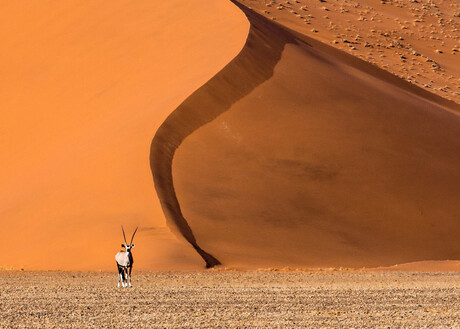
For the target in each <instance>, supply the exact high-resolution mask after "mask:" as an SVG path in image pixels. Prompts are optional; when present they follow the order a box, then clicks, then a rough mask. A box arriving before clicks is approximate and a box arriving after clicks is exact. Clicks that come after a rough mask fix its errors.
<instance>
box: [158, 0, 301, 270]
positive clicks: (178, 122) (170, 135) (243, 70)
mask: <svg viewBox="0 0 460 329" xmlns="http://www.w3.org/2000/svg"><path fill="white" fill-rule="evenodd" d="M232 2H233V3H234V4H235V5H236V6H238V7H239V8H240V9H241V10H242V11H243V12H244V14H245V15H246V16H247V18H248V20H249V22H250V29H249V34H248V37H247V40H246V43H245V45H244V47H243V49H242V50H241V52H240V53H239V54H238V55H237V57H235V58H234V59H233V60H232V61H231V62H230V63H229V64H227V66H225V67H224V68H223V69H222V70H221V71H220V72H219V73H217V74H216V75H215V76H214V77H213V78H211V79H210V80H209V81H208V82H207V83H206V84H205V85H203V86H202V87H200V88H199V89H198V90H197V91H195V92H194V93H193V94H192V95H191V96H189V97H188V98H187V99H186V100H185V101H184V102H183V103H182V104H181V105H179V107H177V108H176V109H175V110H174V111H173V112H172V113H171V114H170V115H169V116H168V118H167V119H166V120H165V122H164V123H163V124H162V125H161V126H160V128H159V129H158V131H157V132H156V134H155V136H154V138H153V140H152V144H151V148H150V168H151V170H152V175H153V181H154V184H155V189H156V191H157V194H158V198H159V199H160V203H161V207H162V209H163V212H164V214H165V217H166V219H167V222H168V225H171V224H172V225H173V228H176V229H178V231H179V232H180V234H181V235H182V236H183V237H184V238H185V239H186V240H187V241H188V242H189V243H190V244H191V245H192V246H193V248H195V250H196V251H197V252H198V254H200V256H201V257H202V258H203V259H204V261H205V262H206V267H208V268H209V267H213V266H215V265H219V264H221V263H220V261H219V260H218V259H217V258H215V257H214V256H212V255H211V254H209V253H207V252H206V251H204V250H203V249H201V247H200V246H199V245H198V243H197V240H196V238H195V236H194V234H193V232H192V229H191V228H190V226H189V224H188V222H187V220H186V219H185V217H184V215H183V213H182V210H181V207H180V204H179V201H178V200H177V196H176V191H175V189H174V182H173V176H172V162H173V157H174V153H175V151H176V150H177V148H178V147H179V145H180V144H181V143H182V142H183V141H184V139H185V138H186V137H187V136H189V135H190V134H192V133H193V132H194V131H196V130H197V129H199V128H200V127H202V126H203V125H205V124H207V123H209V122H211V121H212V120H214V119H215V118H217V117H218V116H219V115H220V114H222V113H224V112H225V111H227V110H228V109H229V108H230V107H231V105H232V104H234V103H235V102H237V101H238V100H240V99H241V98H243V97H245V96H246V95H248V94H249V93H250V92H251V91H252V90H254V88H256V87H257V86H259V85H260V84H262V83H263V82H264V81H266V80H268V79H270V78H271V77H272V76H273V72H274V68H275V66H276V64H277V63H278V62H279V60H280V59H281V54H282V52H283V49H284V46H285V44H287V43H296V38H295V37H294V36H292V35H291V34H290V33H288V32H287V31H285V30H282V29H280V28H279V27H278V26H276V25H275V24H273V23H272V22H270V21H268V20H267V19H266V18H265V17H263V16H262V15H260V14H257V13H255V12H254V11H252V10H250V9H248V8H246V7H245V6H243V5H241V4H239V3H238V2H236V1H233V0H232Z"/></svg>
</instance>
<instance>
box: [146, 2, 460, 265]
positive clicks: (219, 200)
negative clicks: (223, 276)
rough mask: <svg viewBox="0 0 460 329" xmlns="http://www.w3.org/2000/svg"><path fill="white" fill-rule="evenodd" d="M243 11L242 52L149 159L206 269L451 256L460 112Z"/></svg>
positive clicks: (185, 110) (168, 207)
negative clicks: (246, 29)
mask: <svg viewBox="0 0 460 329" xmlns="http://www.w3.org/2000/svg"><path fill="white" fill-rule="evenodd" d="M237 5H238V3H237ZM239 6H240V8H241V9H242V10H243V11H244V12H245V13H246V15H247V17H248V19H249V21H250V23H251V28H250V32H249V36H248V40H247V43H246V45H245V47H244V48H243V50H242V52H241V53H240V54H239V55H238V56H237V57H236V58H235V59H234V60H233V61H232V62H231V63H230V64H228V65H227V66H226V67H225V68H224V69H223V70H222V71H221V72H219V73H218V74H217V75H216V76H215V77H214V78H213V79H212V80H210V81H209V82H208V83H207V84H206V85H204V86H203V87H201V88H200V89H199V90H197V91H196V92H195V93H194V94H193V95H191V96H190V97H189V98H188V99H187V100H186V101H185V102H184V103H182V104H181V105H180V106H179V107H178V108H177V109H176V110H175V111H174V113H173V114H172V115H171V116H169V117H168V119H167V120H166V121H165V123H164V124H163V125H162V127H161V128H160V129H159V130H158V132H157V134H156V136H155V139H154V140H153V143H152V150H151V152H152V153H151V166H152V170H153V174H154V179H155V185H156V188H157V192H158V194H159V197H160V200H161V201H162V206H163V209H164V210H165V213H166V216H167V218H169V220H171V221H172V222H175V223H176V225H177V226H178V228H179V231H180V232H181V233H182V234H183V235H184V236H185V238H186V239H187V240H188V241H189V242H190V243H192V244H193V245H194V246H195V248H197V246H199V248H200V249H199V250H203V252H202V253H201V254H202V256H203V258H204V259H205V261H206V262H207V264H208V266H212V265H214V264H217V263H219V262H221V263H223V264H225V265H228V266H236V267H241V266H248V267H261V266H262V267H263V266H299V265H300V266H318V267H326V266H345V267H362V266H369V267H375V266H386V265H392V264H397V263H404V262H412V261H419V260H443V259H459V257H460V240H459V239H458V236H459V235H460V225H459V218H460V195H459V189H458V186H460V170H459V169H460V138H459V136H460V117H459V115H458V111H459V106H458V105H457V104H455V103H453V102H451V101H448V100H445V99H443V98H441V97H439V96H436V95H434V94H431V93H429V92H427V91H425V90H423V89H420V88H418V87H416V86H414V85H411V84H409V83H407V82H405V81H403V80H401V79H399V78H397V77H395V76H393V75H391V74H389V73H387V72H385V71H382V70H380V69H378V68H377V67H375V66H373V65H371V64H368V63H365V62H363V61H361V60H359V59H356V58H354V57H352V56H350V55H347V54H345V53H342V52H340V51H339V50H336V49H333V48H331V47H329V46H326V45H324V44H321V43H319V42H317V41H315V40H313V39H310V38H308V37H305V36H301V35H299V34H296V33H295V32H290V31H289V30H286V29H284V28H282V27H281V26H279V25H277V24H276V23H273V22H272V21H270V20H268V19H266V18H264V17H262V16H261V15H259V14H256V13H254V12H253V11H251V10H249V9H247V8H246V7H244V6H242V5H239ZM171 164H172V168H171V167H170V166H171ZM168 166H169V167H168Z"/></svg>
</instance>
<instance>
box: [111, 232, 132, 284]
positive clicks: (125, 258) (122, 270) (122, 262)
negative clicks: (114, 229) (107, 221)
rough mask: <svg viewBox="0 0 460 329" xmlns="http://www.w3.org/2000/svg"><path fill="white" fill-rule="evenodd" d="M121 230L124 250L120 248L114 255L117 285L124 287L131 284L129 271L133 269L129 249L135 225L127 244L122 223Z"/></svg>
mask: <svg viewBox="0 0 460 329" xmlns="http://www.w3.org/2000/svg"><path fill="white" fill-rule="evenodd" d="M121 231H122V232H123V240H125V243H124V244H123V243H122V244H121V247H122V248H125V250H126V251H124V250H120V251H119V252H118V253H117V254H116V255H115V260H116V261H117V268H118V286H120V283H121V286H122V287H123V288H124V287H128V286H130V287H132V284H131V271H132V269H133V263H134V259H133V253H132V251H131V249H132V248H134V244H133V239H134V234H136V231H137V227H136V229H135V230H134V233H133V236H132V237H131V242H130V243H129V244H128V243H127V242H126V236H125V230H124V229H123V225H122V226H121Z"/></svg>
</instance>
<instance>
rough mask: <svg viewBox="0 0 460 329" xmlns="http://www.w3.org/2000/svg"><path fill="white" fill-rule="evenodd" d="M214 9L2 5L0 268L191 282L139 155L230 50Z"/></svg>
mask: <svg viewBox="0 0 460 329" xmlns="http://www.w3.org/2000/svg"><path fill="white" fill-rule="evenodd" d="M248 27H249V24H248V22H247V20H246V19H245V17H244V15H243V13H241V11H240V10H238V9H237V8H236V7H235V6H234V5H233V4H231V3H230V2H228V1H227V0H190V1H185V2H184V1H179V0H168V1H136V2H135V3H133V2H131V1H125V0H121V1H116V2H113V3H108V2H106V1H100V0H96V1H91V2H85V3H82V2H80V1H75V0H69V1H57V2H55V1H52V2H50V1H29V0H26V1H2V2H1V3H0V40H1V42H0V109H1V110H0V112H1V118H0V166H1V170H0V186H1V188H0V224H1V227H2V228H3V230H4V231H3V232H4V234H3V235H2V244H4V245H7V246H9V248H8V253H6V254H3V256H2V259H1V261H0V266H2V267H14V268H21V267H24V268H26V269H67V270H69V269H78V270H88V269H92V270H98V269H105V270H109V269H112V268H115V259H114V255H115V253H116V252H117V251H118V250H119V248H120V244H121V243H122V242H123V239H122V234H121V228H120V225H122V224H123V225H124V227H125V230H126V233H127V235H131V234H132V232H133V231H134V229H135V227H136V226H139V231H138V233H137V235H136V238H135V241H134V242H135V243H136V244H137V246H136V248H135V249H134V254H135V260H136V266H138V268H139V267H141V268H144V269H158V268H163V269H174V268H201V267H202V264H201V259H200V257H199V256H198V255H197V254H196V253H195V252H194V250H193V249H191V248H190V247H189V246H188V244H186V243H185V242H184V241H183V240H177V238H176V237H175V236H174V235H173V234H172V233H171V232H170V231H169V229H168V228H167V227H166V226H165V221H164V215H163V213H162V210H161V207H160V203H159V202H158V199H157V197H156V194H155V190H154V186H153V183H152V176H151V172H150V168H149V147H150V143H151V141H152V138H153V136H154V134H155V131H156V130H157V129H158V127H159V126H160V125H161V123H162V122H163V121H164V120H165V118H166V117H167V116H168V115H169V114H170V113H171V112H172V111H173V110H174V109H175V108H176V107H177V106H178V105H179V104H180V103H181V102H182V101H183V100H184V99H185V98H186V97H187V96H189V95H190V94H191V93H193V91H195V90H196V89H197V88H199V87H200V86H201V85H203V84H204V83H205V82H206V81H207V80H209V79H210V78H211V77H212V76H213V75H215V74H216V73H217V72H218V71H219V70H221V69H222V68H223V67H224V66H225V65H226V64H227V63H228V62H229V61H231V60H232V59H233V58H234V57H235V56H236V55H237V54H238V53H239V52H240V50H241V48H242V47H243V45H244V42H245V40H246V36H247V31H248Z"/></svg>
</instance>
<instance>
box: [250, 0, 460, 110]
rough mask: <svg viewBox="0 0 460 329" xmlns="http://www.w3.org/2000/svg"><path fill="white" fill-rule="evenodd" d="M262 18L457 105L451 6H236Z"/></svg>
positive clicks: (398, 1) (303, 0)
mask: <svg viewBox="0 0 460 329" xmlns="http://www.w3.org/2000/svg"><path fill="white" fill-rule="evenodd" d="M241 2H242V3H243V4H245V5H247V6H250V7H251V8H253V9H254V10H256V11H257V12H259V13H261V14H262V15H264V16H266V17H267V18H270V19H271V20H275V21H276V22H279V23H280V24H282V25H284V26H288V27H290V28H292V29H294V30H296V31H299V32H301V33H303V34H306V35H308V36H310V37H312V38H315V39H317V40H321V41H322V42H324V43H328V44H330V45H332V46H333V47H335V48H338V49H341V50H343V51H346V52H348V53H350V54H352V55H353V56H356V57H359V58H362V59H363V60H365V61H367V62H370V63H373V64H375V65H377V66H378V67H380V68H382V69H384V70H387V71H389V72H392V73H393V74H395V75H397V76H399V77H401V78H402V79H404V80H406V81H409V82H411V83H413V84H415V85H418V86H420V87H422V88H424V89H426V90H429V91H430V92H432V93H435V94H437V95H439V96H442V97H444V98H447V99H451V100H454V101H456V102H457V103H459V104H460V65H459V64H458V63H459V62H460V43H459V42H460V3H459V2H458V1H457V0H415V1H406V0H334V1H320V0H314V1H307V0H295V1H294V0H293V1H286V0H283V1H279V0H241Z"/></svg>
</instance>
